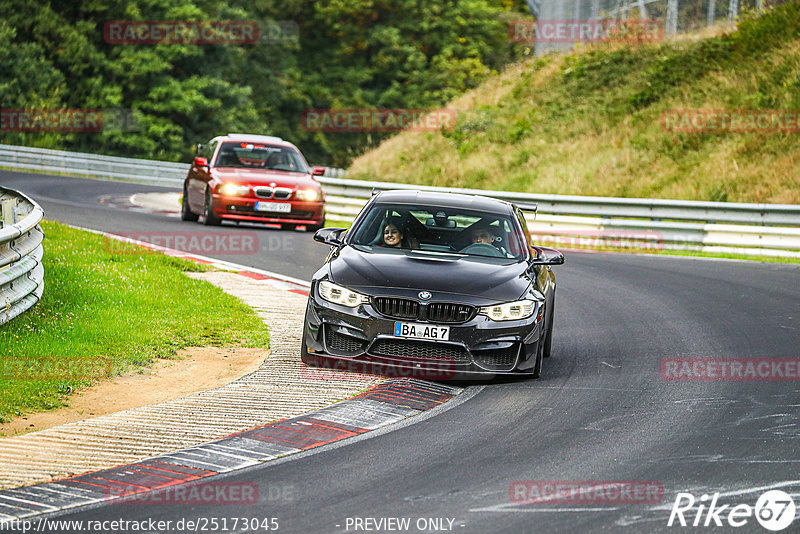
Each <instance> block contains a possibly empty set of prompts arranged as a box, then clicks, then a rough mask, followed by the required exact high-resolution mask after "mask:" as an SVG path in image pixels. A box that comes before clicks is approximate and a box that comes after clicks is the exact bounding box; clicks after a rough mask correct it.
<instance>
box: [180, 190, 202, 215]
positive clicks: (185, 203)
mask: <svg viewBox="0 0 800 534" xmlns="http://www.w3.org/2000/svg"><path fill="white" fill-rule="evenodd" d="M199 218H200V216H199V215H197V214H196V213H194V212H193V211H192V208H190V207H189V195H188V194H187V191H186V186H185V185H184V186H183V198H182V199H181V220H182V221H192V222H194V221H196V220H197V219H199Z"/></svg>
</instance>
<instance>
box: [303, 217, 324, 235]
mask: <svg viewBox="0 0 800 534" xmlns="http://www.w3.org/2000/svg"><path fill="white" fill-rule="evenodd" d="M323 228H325V218H324V217H323V218H322V222H320V223H319V224H313V225H312V224H308V225H306V232H316V231H317V230H322V229H323Z"/></svg>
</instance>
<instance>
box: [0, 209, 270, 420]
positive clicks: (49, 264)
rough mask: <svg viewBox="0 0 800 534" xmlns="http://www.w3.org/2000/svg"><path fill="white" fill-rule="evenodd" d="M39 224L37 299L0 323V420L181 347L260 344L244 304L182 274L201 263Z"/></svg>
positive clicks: (263, 342) (48, 405)
mask: <svg viewBox="0 0 800 534" xmlns="http://www.w3.org/2000/svg"><path fill="white" fill-rule="evenodd" d="M42 228H43V229H44V231H45V234H46V239H45V255H44V260H43V263H44V269H45V291H44V295H43V298H42V301H41V302H40V303H39V304H38V305H37V306H35V307H34V308H33V309H31V310H29V311H28V312H27V313H25V314H23V315H21V316H20V317H18V318H17V319H15V320H13V321H11V322H10V323H8V324H6V325H4V326H2V327H0V347H3V350H2V352H0V421H2V422H8V421H10V420H11V418H13V417H16V416H20V415H23V414H25V413H28V412H32V411H42V410H49V409H54V408H58V407H61V406H63V405H65V403H66V401H67V398H68V396H69V395H70V394H72V393H74V392H75V391H77V390H79V389H81V388H84V387H86V386H89V385H91V384H93V383H95V382H97V381H98V380H102V379H103V378H105V377H109V376H115V375H119V374H122V373H125V372H129V371H132V370H140V369H143V368H145V367H148V366H150V365H151V364H152V363H153V362H154V361H155V360H156V359H157V358H174V357H175V355H176V353H177V351H178V350H180V349H183V348H186V347H190V346H243V347H265V348H266V347H267V346H268V344H269V335H268V332H267V327H266V325H265V324H264V323H263V321H261V320H260V319H259V318H258V317H257V316H256V314H255V312H253V310H252V309H250V308H249V307H248V306H246V305H245V304H244V303H242V302H241V301H240V300H239V299H237V298H235V297H233V296H231V295H228V294H227V293H225V292H223V291H222V290H221V289H219V288H217V287H215V286H213V285H211V284H209V283H206V282H202V281H199V280H193V279H191V278H189V277H187V276H184V275H183V273H184V272H186V271H203V270H207V269H208V268H207V267H205V266H202V265H198V264H195V263H193V262H190V261H187V260H181V259H178V258H172V257H169V256H165V255H163V254H159V253H154V252H150V251H146V250H144V249H141V248H138V247H134V246H133V245H128V244H123V243H119V242H114V243H113V244H111V243H110V240H108V238H105V237H103V236H100V235H97V234H92V233H89V232H84V231H81V230H76V229H73V228H69V227H67V226H64V225H62V224H59V223H55V222H44V223H43V224H42Z"/></svg>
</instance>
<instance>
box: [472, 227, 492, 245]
mask: <svg viewBox="0 0 800 534" xmlns="http://www.w3.org/2000/svg"><path fill="white" fill-rule="evenodd" d="M472 242H473V243H486V244H487V245H493V244H494V235H492V233H491V232H490V231H489V229H488V228H485V227H479V228H473V229H472Z"/></svg>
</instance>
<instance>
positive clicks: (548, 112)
mask: <svg viewBox="0 0 800 534" xmlns="http://www.w3.org/2000/svg"><path fill="white" fill-rule="evenodd" d="M717 33H718V34H717V35H710V36H708V37H705V38H700V37H698V36H688V37H682V38H680V39H676V40H668V41H665V42H663V43H657V44H644V45H637V46H633V45H619V44H617V45H613V44H612V45H597V46H585V47H582V48H581V49H580V50H579V51H576V52H574V53H573V54H571V55H568V56H548V57H543V58H535V59H534V58H532V59H530V60H527V61H525V62H523V63H520V64H517V65H515V66H512V67H510V68H508V69H507V70H506V72H504V73H502V74H500V75H498V76H496V77H494V78H492V79H491V80H489V81H487V82H486V83H484V84H483V85H482V86H480V87H478V88H477V89H475V90H474V91H472V92H470V93H467V94H466V95H464V96H462V97H459V98H458V99H456V100H455V101H453V102H451V103H450V104H449V105H448V107H449V108H451V109H455V110H457V113H458V119H457V122H456V126H455V128H454V129H453V130H452V131H440V132H403V133H401V134H399V135H397V136H394V137H393V138H391V139H388V140H387V141H385V142H384V143H382V144H381V145H380V146H379V147H378V148H377V149H375V150H373V151H370V152H367V153H366V154H364V155H362V156H361V157H359V158H358V159H356V160H355V161H354V162H353V164H352V166H351V168H350V175H349V176H348V177H349V178H356V179H365V180H379V181H390V182H400V183H409V184H425V185H436V186H443V187H467V188H478V189H484V190H504V191H521V192H533V193H552V194H575V195H597V196H612V197H642V198H668V199H683V200H711V201H731V202H771V203H800V173H798V172H797V168H798V167H800V143H798V138H797V134H796V133H775V132H757V133H745V134H742V133H719V134H715V133H702V134H698V133H676V132H673V131H669V130H667V129H665V128H663V127H662V124H661V117H662V114H663V113H664V112H666V111H669V110H674V109H688V110H693V109H710V110H759V109H766V110H770V109H777V110H784V111H794V112H796V110H798V109H800V2H792V3H788V4H785V5H782V6H778V7H776V8H774V9H770V10H767V12H766V13H765V14H764V15H755V14H750V15H747V16H745V17H744V18H743V19H742V20H740V22H739V26H738V30H737V31H734V32H729V33H722V32H721V31H717Z"/></svg>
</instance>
